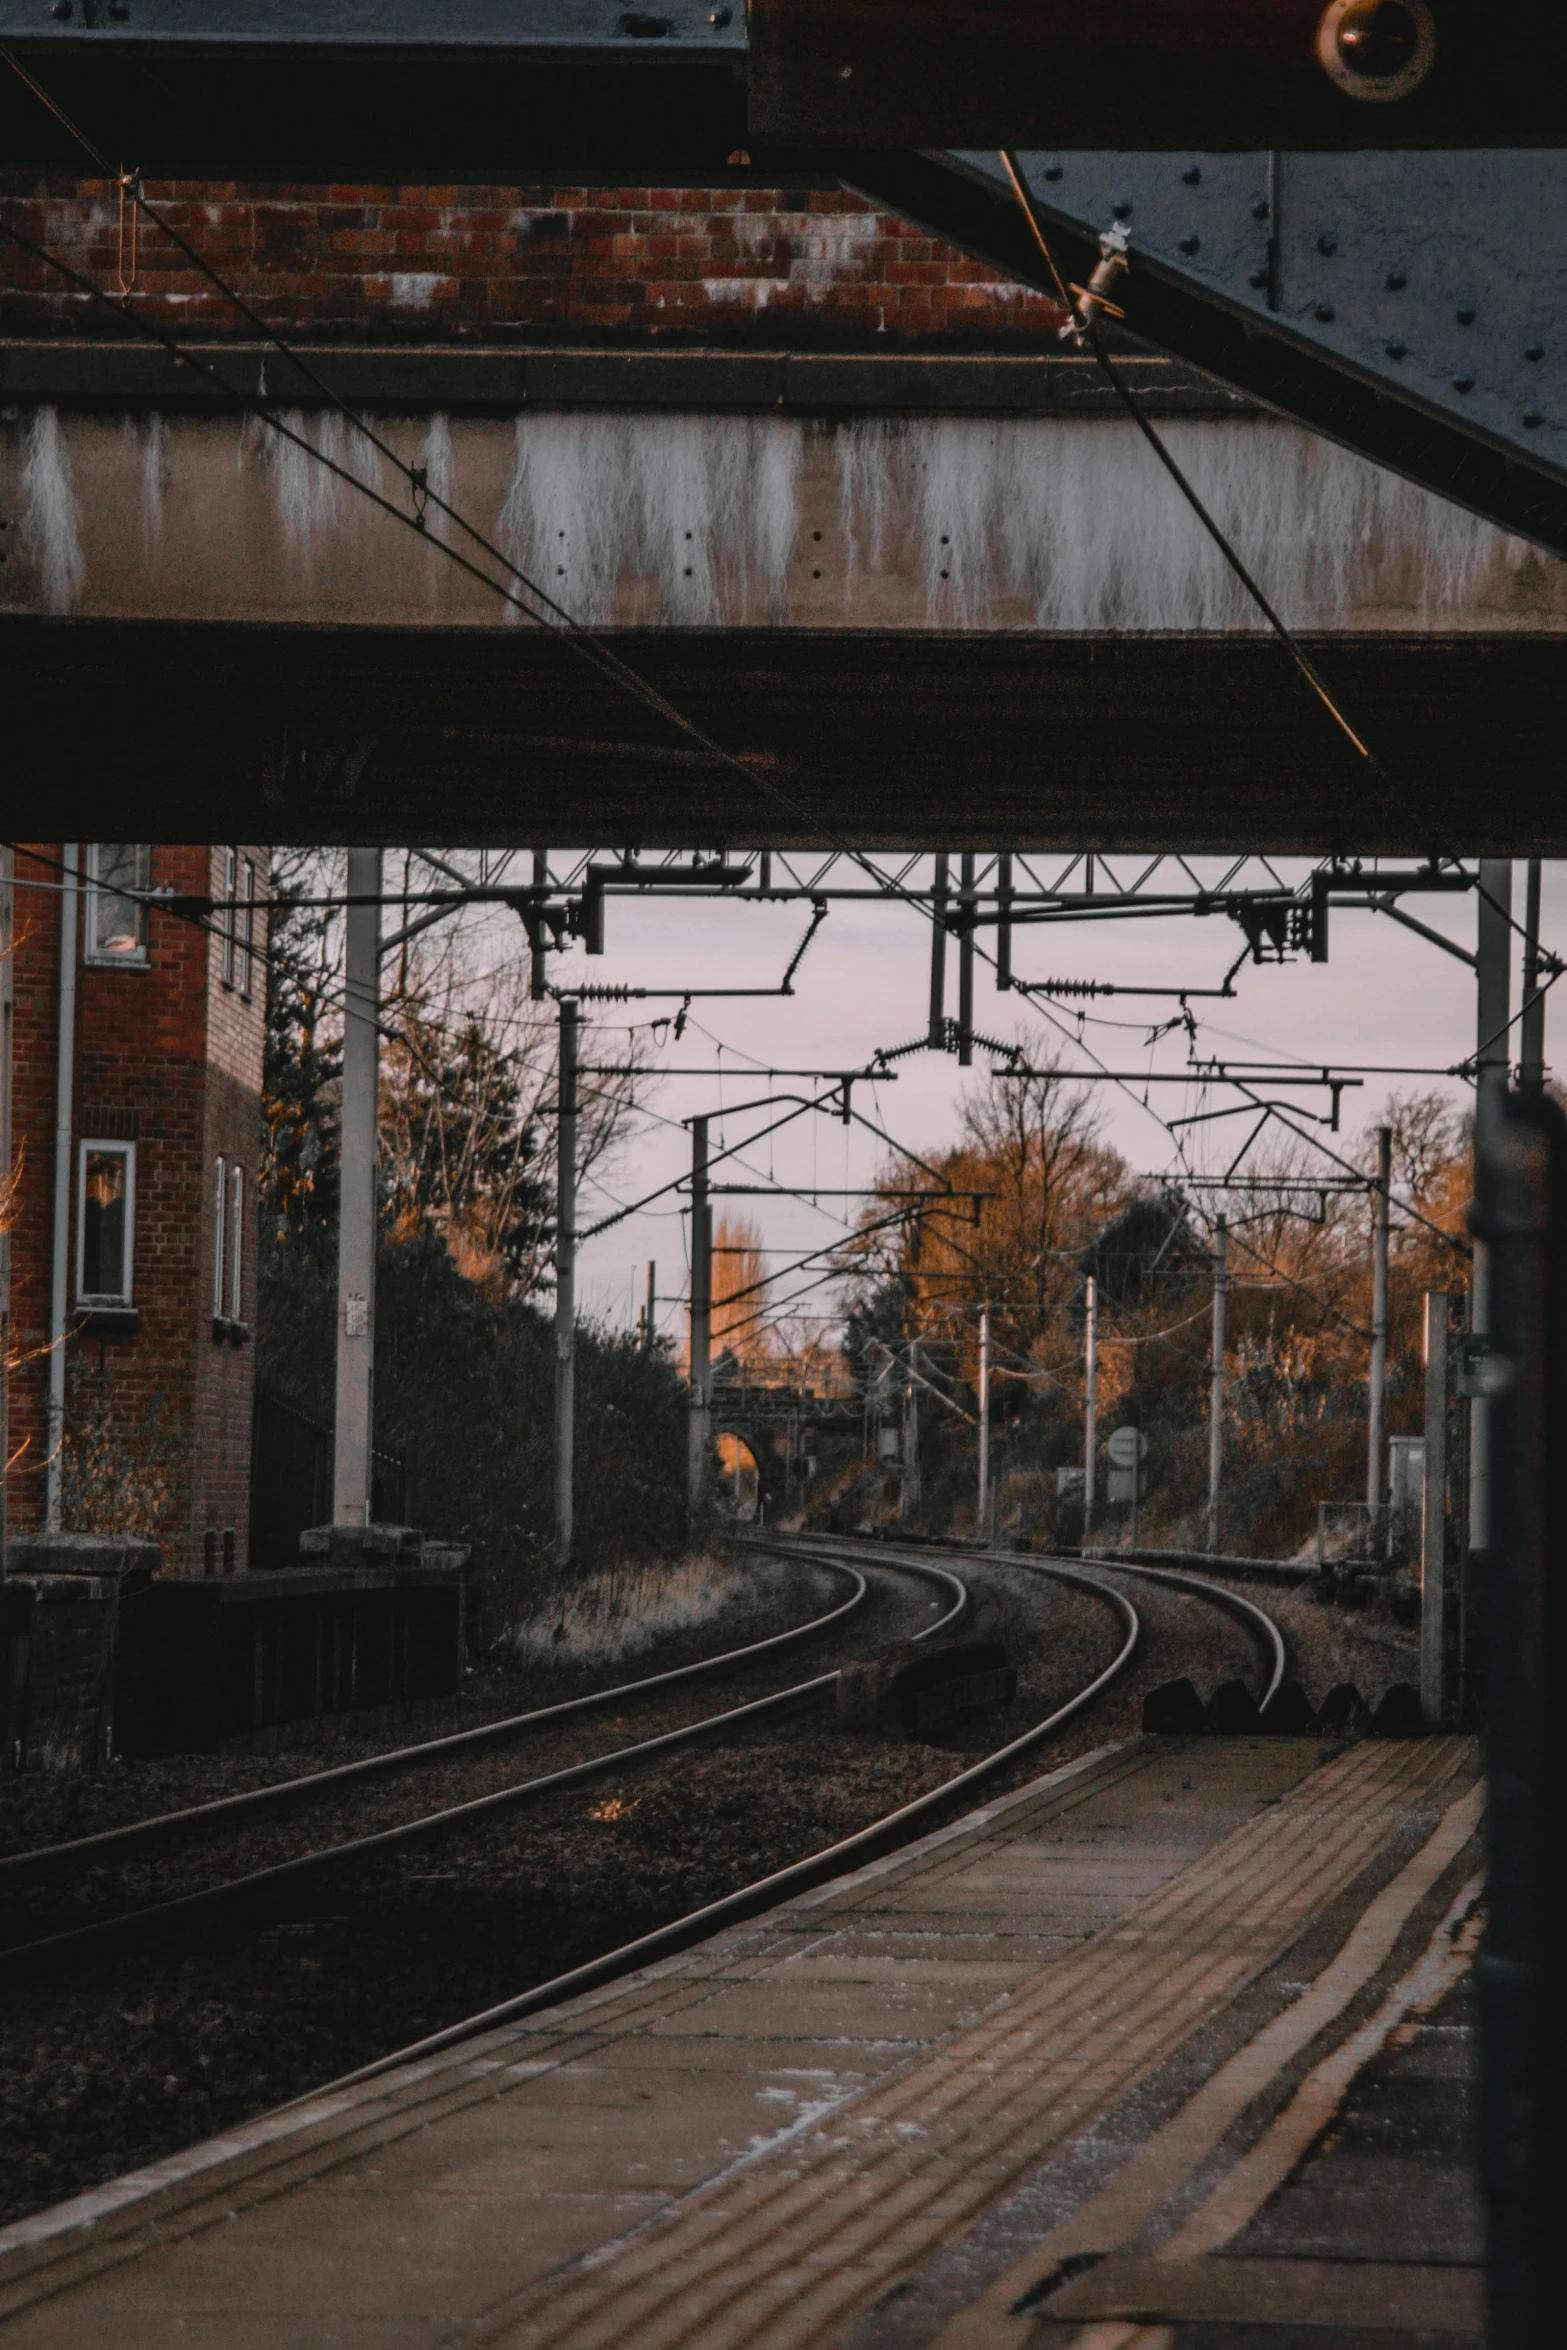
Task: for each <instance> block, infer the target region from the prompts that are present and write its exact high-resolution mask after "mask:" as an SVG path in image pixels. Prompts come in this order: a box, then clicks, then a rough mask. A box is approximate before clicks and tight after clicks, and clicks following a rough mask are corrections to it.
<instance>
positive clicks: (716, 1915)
mask: <svg viewBox="0 0 1567 2350" xmlns="http://www.w3.org/2000/svg"><path fill="white" fill-rule="evenodd" d="M740 1539H741V1540H742V1541H743V1543H744V1546H745V1547H746V1548H747V1549H752V1550H763V1551H767V1552H770V1553H772V1554H773V1555H775V1556H777V1557H782V1558H800V1557H802V1556H809V1557H815V1558H817V1559H818V1560H819V1561H820V1563H823V1564H825V1563H827V1560H828V1558H829V1557H830V1558H831V1559H832V1560H834V1561H835V1562H837V1563H841V1564H845V1565H847V1564H849V1563H850V1559H851V1557H852V1558H853V1559H856V1560H863V1563H864V1564H866V1565H875V1566H899V1567H902V1568H904V1569H906V1570H913V1571H915V1572H917V1571H918V1570H919V1569H920V1568H921V1567H925V1568H927V1569H928V1568H929V1567H930V1566H931V1565H932V1564H933V1561H932V1558H931V1556H930V1553H929V1552H925V1551H900V1549H899V1547H898V1546H897V1545H896V1544H892V1543H885V1544H884V1543H879V1542H866V1543H864V1544H855V1543H853V1542H850V1541H848V1540H846V1539H845V1540H839V1539H837V1538H826V1539H822V1540H806V1539H804V1538H796V1539H793V1540H790V1539H784V1538H779V1537H777V1536H772V1537H762V1536H754V1535H753V1536H744V1537H741V1538H740ZM935 1547H936V1546H932V1548H935ZM947 1555H949V1556H951V1557H952V1558H953V1559H954V1560H956V1561H957V1562H958V1563H959V1564H966V1565H970V1566H972V1565H975V1564H980V1563H983V1564H987V1565H989V1564H992V1563H1003V1562H1004V1563H1005V1564H1006V1565H1008V1566H1017V1565H1026V1566H1027V1567H1029V1568H1031V1569H1032V1570H1034V1571H1035V1572H1037V1573H1039V1574H1041V1575H1044V1576H1048V1577H1050V1578H1051V1579H1052V1580H1054V1581H1057V1582H1060V1583H1064V1584H1066V1585H1067V1586H1069V1587H1070V1588H1074V1589H1077V1590H1080V1591H1083V1592H1086V1593H1088V1594H1089V1595H1090V1596H1091V1597H1093V1598H1094V1599H1096V1600H1098V1601H1100V1602H1101V1603H1102V1604H1104V1605H1105V1606H1107V1607H1108V1608H1109V1609H1110V1610H1111V1611H1112V1613H1113V1614H1115V1615H1116V1616H1117V1617H1118V1618H1119V1620H1120V1623H1121V1628H1122V1632H1123V1638H1122V1642H1121V1646H1120V1648H1119V1649H1118V1651H1117V1653H1116V1655H1115V1656H1114V1657H1113V1658H1112V1660H1111V1662H1110V1663H1109V1664H1108V1665H1106V1666H1105V1667H1104V1668H1103V1669H1102V1670H1101V1671H1099V1672H1098V1673H1096V1674H1094V1675H1093V1676H1092V1678H1091V1679H1090V1680H1089V1681H1087V1682H1086V1683H1085V1684H1084V1686H1083V1687H1082V1688H1081V1689H1079V1690H1077V1691H1076V1692H1075V1694H1074V1695H1073V1696H1071V1697H1070V1698H1068V1700H1067V1701H1066V1703H1065V1704H1064V1705H1060V1706H1057V1707H1056V1708H1055V1709H1054V1710H1053V1711H1052V1712H1051V1713H1049V1714H1048V1715H1047V1716H1046V1717H1045V1718H1044V1719H1043V1720H1042V1721H1039V1722H1035V1723H1034V1724H1033V1725H1032V1726H1031V1727H1030V1728H1029V1729H1027V1730H1024V1731H1023V1732H1021V1733H1020V1734H1019V1735H1018V1736H1017V1737H1015V1738H1010V1739H1008V1740H1007V1741H1006V1743H1005V1744H1004V1745H1002V1746H998V1747H997V1748H995V1749H994V1751H993V1752H991V1753H990V1754H987V1755H984V1756H982V1757H981V1758H980V1759H979V1761H977V1762H974V1763H971V1764H969V1765H968V1767H967V1768H966V1769H964V1770H961V1771H959V1772H957V1773H956V1774H955V1775H954V1776H953V1777H952V1778H950V1779H945V1780H943V1781H942V1783H941V1785H940V1786H939V1787H934V1788H932V1789H930V1790H929V1791H928V1792H927V1793H926V1794H923V1795H918V1796H915V1797H914V1798H913V1800H912V1801H910V1802H907V1803H902V1804H899V1805H898V1806H897V1807H896V1809H894V1810H893V1811H890V1812H887V1813H885V1814H884V1815H883V1816H882V1817H881V1818H880V1819H879V1820H873V1821H872V1822H871V1823H870V1824H869V1826H867V1827H864V1828H859V1829H856V1830H855V1832H854V1833H853V1834H852V1835H850V1836H845V1837H841V1838H840V1839H839V1840H838V1841H837V1842H836V1843H834V1844H830V1845H827V1846H825V1847H824V1848H823V1849H822V1850H821V1851H819V1852H814V1853H810V1854H808V1855H807V1856H806V1857H805V1858H804V1859H803V1860H798V1861H791V1862H790V1863H789V1864H788V1865H787V1866H786V1867H784V1868H781V1869H774V1870H772V1871H770V1872H769V1873H768V1874H767V1875H766V1876H765V1877H759V1878H757V1879H756V1880H755V1882H754V1883H752V1884H749V1885H742V1886H740V1887H739V1888H738V1889H737V1890H736V1891H735V1892H733V1893H727V1894H725V1895H723V1897H722V1898H721V1899H719V1900H717V1901H712V1902H708V1903H707V1904H705V1906H704V1907H702V1908H701V1909H697V1910H692V1911H690V1912H689V1913H688V1915H686V1916H685V1917H683V1918H676V1919H674V1920H673V1921H672V1922H671V1923H670V1924H668V1925H665V1926H659V1927H657V1928H655V1929H654V1931H653V1932H652V1933H650V1934H643V1935H639V1936H638V1938H637V1939H636V1940H635V1941H634V1942H627V1943H623V1944H622V1945H621V1946H620V1948H619V1949H616V1950H609V1951H605V1952H604V1953H603V1954H602V1955H601V1956H600V1957H597V1958H593V1959H589V1960H588V1961H587V1962H586V1964H584V1965H582V1966H577V1967H572V1968H571V1969H569V1970H568V1972H566V1973H565V1974H561V1975H555V1976H553V1977H551V1979H550V1980H549V1981H548V1982H545V1983H536V1984H535V1985H534V1986H533V1987H532V1989H531V1990H528V1991H523V1992H520V1993H519V1994H518V1995H517V1996H516V1997H515V1998H513V1999H507V2000H502V2001H501V2002H499V2003H498V2004H497V2005H495V2006H493V2007H488V2008H484V2009H482V2010H481V2011H480V2012H479V2013H478V2014H476V2015H471V2016H466V2017H464V2018H463V2019H462V2021H461V2022H459V2023H455V2024H448V2025H447V2026H445V2028H444V2029H443V2030H441V2031H439V2032H431V2033H428V2034H427V2035H426V2036H425V2037H424V2038H423V2039H420V2040H416V2041H413V2042H412V2043H410V2044H409V2045H408V2046H407V2047H405V2048H399V2049H396V2050H394V2051H393V2052H392V2053H391V2054H390V2055H387V2056H382V2057H378V2058H376V2060H375V2061H374V2063H372V2064H368V2065H362V2066H360V2067H359V2068H358V2069H357V2070H355V2071H354V2072H351V2073H345V2074H343V2075H342V2076H341V2077H340V2078H339V2079H337V2080H335V2081H330V2082H327V2083H325V2084H323V2085H322V2086H321V2087H320V2088H317V2089H313V2090H311V2091H309V2092H308V2093H307V2097H302V2098H294V2099H290V2100H289V2102H288V2104H287V2105H284V2106H281V2107H279V2108H278V2109H277V2110H278V2111H279V2112H287V2111H288V2110H289V2108H290V2106H292V2105H298V2104H303V2103H306V2102H307V2101H308V2098H310V2097H320V2096H325V2095H328V2094H330V2093H332V2092H334V2091H336V2090H339V2089H347V2088H352V2087H355V2086H357V2085H358V2084H359V2083H360V2082H362V2081H370V2080H374V2079H376V2078H377V2077H378V2076H379V2075H380V2074H382V2073H385V2072H390V2071H393V2070H394V2069H395V2068H396V2067H397V2066H399V2065H404V2064H412V2063H415V2062H418V2061H419V2060H421V2059H422V2058H424V2057H427V2056H433V2055H436V2054H437V2053H438V2052H439V2051H440V2050H441V2049H443V2048H451V2047H455V2046H457V2045H458V2044H459V2043H460V2042H461V2041H464V2040H469V2039H473V2038H476V2037H478V2036H479V2035H480V2034H482V2033H484V2032H488V2031H493V2030H496V2029H497V2028H499V2027H500V2026H501V2025H504V2024H509V2023H513V2022H515V2021H516V2020H517V2019H518V2018H520V2017H522V2016H526V2015H533V2014H536V2013H537V2012H538V2011H539V2010H540V2009H542V2008H547V2007H555V2006H558V2005H559V2004H560V2003H561V2001H563V2000H566V1999H571V1998H574V1997H575V1996H576V1995H577V1994H578V1993H579V1992H582V1991H590V1990H594V1989H596V1988H597V1987H598V1986H599V1985H600V1984H603V1983H610V1982H614V1981H615V1980H616V1979H617V1978H618V1977H620V1976H622V1975H628V1974H634V1973H635V1972H636V1971H637V1969H638V1968H639V1967H643V1966H649V1965H651V1964H653V1963H654V1962H655V1961H656V1960H658V1959H661V1958H669V1957H672V1956H673V1955H674V1954H675V1953H676V1952H677V1951H680V1950H684V1949H687V1948H689V1946H690V1945H691V1944H692V1943H693V1942H700V1941H703V1940H705V1939H706V1937H707V1936H708V1935H709V1934H713V1933H716V1932H717V1931H718V1930H719V1928H720V1927H722V1926H728V1925H735V1924H738V1923H739V1922H740V1921H741V1920H743V1919H745V1918H749V1917H755V1916H757V1915H758V1914H759V1913H760V1912H761V1911H763V1910H767V1909H771V1908H773V1907H775V1906H776V1905H777V1904H778V1903H779V1902H781V1901H786V1900H788V1899H790V1898H791V1896H792V1895H794V1894H796V1893H804V1892H807V1891H809V1890H810V1889H811V1888H812V1887H813V1886H815V1885H820V1884H823V1883H826V1882H827V1881H828V1880H830V1879H831V1878H833V1877H838V1876H841V1875H843V1873H844V1872H845V1871H846V1870H847V1869H850V1868H853V1867H856V1866H858V1865H859V1864H860V1863H862V1862H864V1861H868V1860H872V1859H875V1858H876V1857H877V1856H878V1855H879V1854H880V1853H882V1852H884V1851H886V1850H887V1849H889V1848H890V1847H892V1846H895V1845H897V1844H901V1843H903V1842H905V1841H906V1840H907V1838H908V1837H909V1836H911V1835H915V1834H918V1833H919V1831H920V1829H921V1828H922V1827H924V1826H926V1825H927V1824H928V1823H930V1822H931V1821H932V1819H933V1818H935V1817H936V1816H937V1815H939V1813H940V1812H941V1811H942V1810H943V1809H945V1808H946V1807H947V1806H948V1805H950V1803H951V1802H952V1801H953V1799H954V1797H956V1796H958V1795H960V1794H966V1793H969V1792H971V1791H973V1790H976V1789H978V1788H979V1787H981V1786H983V1785H984V1784H985V1782H986V1781H987V1780H990V1779H994V1778H996V1777H998V1776H999V1775H1000V1774H1001V1773H1002V1772H1004V1771H1005V1770H1007V1769H1008V1768H1009V1767H1010V1765H1011V1764H1012V1763H1013V1762H1015V1761H1017V1760H1018V1759H1019V1758H1020V1757H1021V1756H1023V1755H1025V1754H1027V1753H1028V1752H1029V1751H1030V1750H1031V1749H1032V1748H1034V1747H1037V1746H1040V1745H1042V1744H1043V1743H1044V1741H1045V1740H1046V1739H1047V1738H1049V1737H1050V1736H1052V1735H1053V1734H1054V1732H1055V1731H1057V1730H1059V1729H1061V1728H1062V1727H1064V1725H1065V1724H1066V1723H1067V1722H1069V1721H1071V1720H1072V1719H1073V1718H1074V1717H1075V1716H1076V1715H1078V1714H1080V1713H1081V1712H1083V1711H1084V1709H1085V1708H1086V1707H1088V1706H1089V1705H1091V1704H1092V1703H1093V1701H1094V1699H1095V1698H1096V1697H1098V1696H1099V1695H1100V1694H1101V1693H1102V1692H1103V1691H1104V1690H1106V1689H1108V1688H1109V1687H1110V1686H1111V1685H1112V1684H1113V1683H1114V1682H1115V1681H1117V1680H1118V1679H1119V1678H1120V1676H1121V1674H1122V1673H1123V1672H1124V1671H1125V1670H1126V1668H1127V1666H1128V1665H1129V1664H1130V1663H1131V1661H1132V1658H1133V1656H1134V1655H1135V1653H1136V1650H1137V1646H1138V1642H1139V1640H1140V1639H1141V1637H1142V1621H1141V1618H1140V1617H1139V1615H1138V1613H1137V1610H1136V1608H1135V1607H1134V1606H1133V1605H1132V1602H1131V1601H1130V1600H1129V1599H1128V1598H1127V1597H1126V1595H1125V1593H1124V1592H1120V1591H1117V1590H1116V1589H1115V1587H1114V1585H1113V1584H1110V1583H1107V1582H1105V1581H1103V1580H1102V1579H1101V1578H1100V1577H1099V1576H1097V1575H1095V1574H1094V1573H1093V1572H1092V1571H1091V1570H1089V1569H1087V1568H1084V1567H1080V1566H1076V1565H1069V1564H1068V1563H1067V1562H1066V1561H1064V1560H1042V1559H1029V1560H1026V1561H1024V1560H1020V1559H1017V1558H1015V1557H1013V1556H1012V1555H1011V1554H1010V1553H1000V1552H998V1553H996V1554H994V1560H992V1559H991V1558H985V1559H976V1557H975V1554H973V1553H972V1552H968V1551H962V1550H959V1549H957V1548H954V1549H953V1550H952V1551H950V1552H949V1553H948V1554H947ZM942 1571H945V1570H942ZM952 1580H953V1581H957V1577H956V1576H953V1577H952ZM1194 1580H1196V1579H1195V1578H1194ZM965 1598H966V1594H965ZM1258 1612H1259V1613H1260V1611H1258ZM930 1629H931V1630H933V1631H934V1630H936V1629H938V1627H937V1626H934V1625H933V1626H931V1627H930ZM1274 1629H1275V1630H1276V1627H1274Z"/></svg>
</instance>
